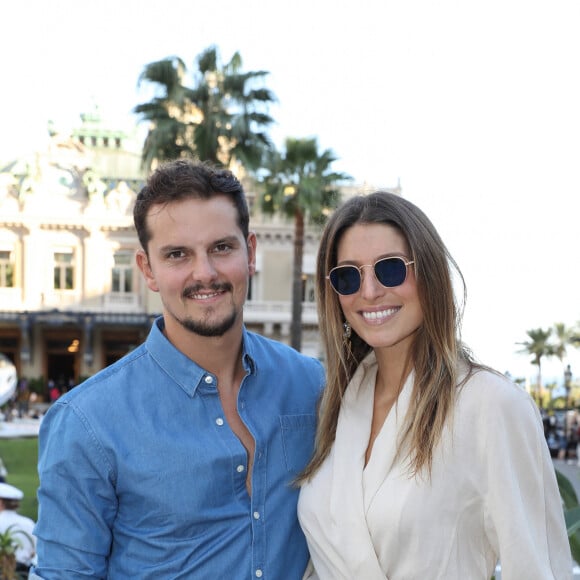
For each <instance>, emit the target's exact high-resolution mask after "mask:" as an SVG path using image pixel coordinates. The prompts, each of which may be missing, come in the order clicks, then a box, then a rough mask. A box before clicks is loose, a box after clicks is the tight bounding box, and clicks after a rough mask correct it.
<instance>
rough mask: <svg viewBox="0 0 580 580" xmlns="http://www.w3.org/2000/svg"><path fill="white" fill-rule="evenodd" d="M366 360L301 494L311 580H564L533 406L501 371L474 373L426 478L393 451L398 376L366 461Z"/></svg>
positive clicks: (557, 508) (550, 479)
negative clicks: (498, 574) (392, 402)
mask: <svg viewBox="0 0 580 580" xmlns="http://www.w3.org/2000/svg"><path fill="white" fill-rule="evenodd" d="M376 372H377V365H376V359H375V356H374V353H371V354H369V356H367V358H366V359H365V360H364V361H363V362H362V363H361V365H360V366H359V368H358V369H357V371H356V373H355V375H354V377H353V379H352V381H351V383H350V384H349V386H348V388H347V390H346V393H345V397H344V401H343V405H342V407H341V410H340V415H339V420H338V426H337V432H336V440H335V443H334V446H333V448H332V450H331V452H330V455H329V457H328V458H327V460H326V461H325V462H324V464H323V465H322V466H321V468H320V470H319V471H318V472H317V473H316V475H315V476H314V478H313V479H312V480H311V481H310V482H309V483H307V484H305V485H304V486H303V487H302V489H301V492H300V500H299V504H298V515H299V519H300V524H301V525H302V528H303V530H304V533H305V534H306V539H307V541H308V546H309V548H310V554H311V566H310V570H309V571H307V573H306V575H305V578H310V579H312V580H314V579H316V578H319V579H320V580H341V579H345V580H353V579H360V580H384V579H385V578H388V579H390V580H415V579H416V580H419V579H427V578H428V579H429V580H438V579H440V580H470V579H474V580H489V579H490V578H491V576H492V574H493V571H494V569H495V567H496V564H497V561H498V559H500V560H501V565H502V580H549V579H557V580H562V579H567V580H568V579H571V578H572V560H571V555H570V548H569V543H568V538H567V534H566V528H565V524H564V517H563V509H562V504H561V499H560V495H559V491H558V486H557V482H556V478H555V473H554V467H553V464H552V461H551V458H550V454H549V451H548V448H547V445H546V441H545V438H544V433H543V427H542V422H541V418H540V415H539V412H538V409H537V407H536V405H535V403H534V402H533V400H532V399H531V397H530V396H529V395H528V394H527V393H526V392H525V391H524V390H522V389H521V388H520V387H518V386H517V385H515V384H513V383H512V382H510V381H508V380H507V379H506V378H504V377H502V376H500V375H496V374H494V373H492V372H489V371H483V370H482V371H478V372H476V373H475V374H474V375H473V376H472V377H471V378H470V379H469V380H468V381H467V383H466V384H465V386H464V387H463V388H462V389H461V391H460V392H459V395H458V399H457V403H456V407H455V412H454V416H453V421H449V422H448V425H447V427H446V429H445V431H444V434H443V438H442V441H441V442H440V444H439V445H438V446H437V448H436V450H435V453H434V460H433V470H432V477H431V479H430V480H429V479H428V478H427V476H424V477H417V478H411V477H410V476H409V475H408V471H407V469H406V464H405V463H404V462H402V461H400V460H398V459H395V453H396V450H397V437H398V435H399V433H400V431H401V426H402V424H403V421H404V418H405V414H406V412H407V409H408V407H409V401H410V397H411V392H412V388H413V378H414V377H413V373H411V375H410V376H409V378H408V380H407V382H406V383H405V385H404V387H403V390H402V392H401V394H400V396H399V398H398V402H397V404H396V406H394V407H393V409H392V410H391V412H390V413H389V415H388V416H387V418H386V420H385V423H384V425H383V427H382V429H381V431H380V433H379V435H378V436H377V439H376V440H375V443H374V445H373V451H372V455H371V458H370V461H369V463H368V464H367V466H366V468H365V466H364V458H365V452H366V449H367V446H368V442H369V436H370V428H371V417H372V412H373V396H374V385H375V378H376Z"/></svg>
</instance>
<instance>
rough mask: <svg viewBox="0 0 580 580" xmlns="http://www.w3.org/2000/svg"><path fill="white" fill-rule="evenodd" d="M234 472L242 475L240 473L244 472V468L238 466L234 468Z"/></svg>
mask: <svg viewBox="0 0 580 580" xmlns="http://www.w3.org/2000/svg"><path fill="white" fill-rule="evenodd" d="M236 471H237V472H238V473H242V471H244V466H243V465H238V466H237V467H236Z"/></svg>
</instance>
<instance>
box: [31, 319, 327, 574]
mask: <svg viewBox="0 0 580 580" xmlns="http://www.w3.org/2000/svg"><path fill="white" fill-rule="evenodd" d="M162 329H163V321H162V319H159V320H157V321H156V323H155V324H154V325H153V327H152V330H151V332H150V334H149V336H148V338H147V340H146V342H145V343H144V344H143V345H141V346H140V347H138V348H137V349H135V350H134V351H132V352H131V353H130V354H128V355H127V356H125V357H124V358H123V359H121V360H119V361H118V362H117V363H115V364H113V365H112V366H110V367H109V368H107V369H104V370H103V371H101V372H99V373H98V374H96V375H95V376H94V377H92V378H90V379H89V380H87V381H86V382H85V383H83V384H82V385H80V386H78V387H76V388H75V389H73V390H72V391H70V392H69V393H67V394H66V395H65V396H63V397H61V398H60V399H59V400H58V401H57V402H56V403H55V404H54V405H53V406H52V407H51V409H50V410H49V411H48V413H47V414H46V416H45V417H44V419H43V421H42V425H41V429H40V436H39V475H40V488H39V491H38V499H39V517H38V523H37V525H36V528H35V535H36V536H37V538H38V547H37V549H38V566H37V567H36V568H35V569H34V570H33V574H36V575H37V576H39V577H41V578H45V579H47V580H48V579H52V578H58V579H59V580H61V579H62V578H66V579H67V580H70V579H74V578H87V577H90V578H116V579H123V580H125V579H128V578H139V579H147V578H151V579H153V578H155V579H156V580H159V579H174V578H182V579H183V578H195V579H196V580H197V579H204V578H208V579H210V578H211V579H212V580H221V579H223V578H228V579H236V578H240V579H249V578H253V579H255V578H262V579H265V580H267V579H271V580H291V579H300V578H302V574H303V572H304V570H305V568H306V565H307V561H308V553H307V548H306V542H305V539H304V537H303V535H302V531H301V530H300V528H299V525H298V521H297V518H296V503H297V498H298V490H297V489H295V488H293V487H292V486H291V485H290V482H291V480H292V479H293V478H294V476H295V475H296V474H297V473H298V472H299V471H300V470H301V469H302V468H303V467H304V466H305V465H306V462H307V461H308V459H309V458H310V455H311V453H312V450H313V442H314V431H315V421H316V412H315V407H316V403H317V400H318V397H319V394H320V391H321V388H322V386H323V381H324V376H323V375H324V372H323V368H322V365H321V364H320V362H319V361H317V360H315V359H313V358H309V357H306V356H304V355H301V354H299V353H297V352H296V351H295V350H293V349H291V348H289V347H287V346H285V345H282V344H280V343H276V342H273V341H271V340H268V339H266V338H264V337H262V336H259V335H256V334H253V333H251V332H248V331H247V330H246V329H244V334H243V364H244V367H245V369H246V376H245V378H244V380H243V382H242V384H241V387H240V392H239V395H238V411H239V414H240V416H241V418H242V419H243V421H244V422H245V424H246V426H247V427H248V429H249V430H250V432H251V433H252V435H253V437H254V439H255V458H254V465H253V472H252V492H251V496H250V495H249V494H248V491H247V488H246V470H247V467H248V459H247V454H246V451H245V449H244V447H243V446H242V444H241V443H240V441H239V439H238V438H237V437H236V436H235V435H234V433H233V432H232V431H231V429H230V428H229V426H228V423H227V422H226V420H225V416H224V411H223V408H222V406H221V403H220V399H219V396H218V392H217V389H216V377H215V376H214V375H212V374H211V373H208V372H207V371H205V370H204V369H203V368H201V367H199V366H198V365H196V364H195V363H194V362H192V361H191V360H190V359H189V358H187V357H186V356H185V355H183V354H182V353H181V352H180V351H178V350H177V349H176V348H175V347H173V346H172V345H171V343H170V342H169V341H168V340H167V339H166V338H165V336H164V335H163V333H162ZM32 577H34V576H32Z"/></svg>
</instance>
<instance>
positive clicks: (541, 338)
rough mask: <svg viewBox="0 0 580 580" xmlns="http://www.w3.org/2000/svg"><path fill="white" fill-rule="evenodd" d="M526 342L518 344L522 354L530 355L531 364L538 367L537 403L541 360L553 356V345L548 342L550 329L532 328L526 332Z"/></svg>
mask: <svg viewBox="0 0 580 580" xmlns="http://www.w3.org/2000/svg"><path fill="white" fill-rule="evenodd" d="M526 333H527V335H528V340H526V341H524V342H521V343H519V344H520V345H521V346H523V348H522V349H521V350H520V351H519V352H520V353H522V354H529V355H531V357H532V359H531V361H530V362H531V363H532V364H533V365H536V366H537V367H538V381H537V385H536V397H537V400H538V402H540V401H541V400H542V359H544V358H548V357H551V356H554V354H555V349H554V345H553V344H552V343H551V342H550V337H551V336H552V329H551V328H547V329H543V328H533V329H532V330H528V331H526Z"/></svg>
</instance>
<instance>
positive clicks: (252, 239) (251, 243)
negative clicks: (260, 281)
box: [247, 232, 258, 276]
mask: <svg viewBox="0 0 580 580" xmlns="http://www.w3.org/2000/svg"><path fill="white" fill-rule="evenodd" d="M247 244H248V270H249V272H250V276H253V275H254V274H255V273H256V246H257V244H258V240H257V238H256V234H255V233H254V232H250V233H249V234H248V240H247Z"/></svg>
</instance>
